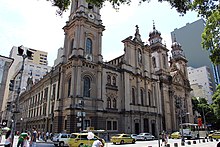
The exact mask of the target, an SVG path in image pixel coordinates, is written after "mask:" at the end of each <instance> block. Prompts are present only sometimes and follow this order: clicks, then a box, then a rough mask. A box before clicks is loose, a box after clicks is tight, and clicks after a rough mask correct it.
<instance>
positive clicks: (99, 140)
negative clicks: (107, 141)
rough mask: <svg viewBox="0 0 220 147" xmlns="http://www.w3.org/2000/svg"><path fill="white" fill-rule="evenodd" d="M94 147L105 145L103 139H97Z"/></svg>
mask: <svg viewBox="0 0 220 147" xmlns="http://www.w3.org/2000/svg"><path fill="white" fill-rule="evenodd" d="M92 147H103V144H102V139H97V140H96V141H94V142H93V144H92Z"/></svg>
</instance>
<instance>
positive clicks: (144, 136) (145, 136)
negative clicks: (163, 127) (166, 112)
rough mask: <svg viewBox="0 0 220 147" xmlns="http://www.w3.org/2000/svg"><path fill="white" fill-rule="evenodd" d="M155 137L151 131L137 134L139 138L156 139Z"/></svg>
mask: <svg viewBox="0 0 220 147" xmlns="http://www.w3.org/2000/svg"><path fill="white" fill-rule="evenodd" d="M154 139H155V137H154V136H153V135H152V134H150V133H140V134H139V135H137V140H154Z"/></svg>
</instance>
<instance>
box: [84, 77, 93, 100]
mask: <svg viewBox="0 0 220 147" xmlns="http://www.w3.org/2000/svg"><path fill="white" fill-rule="evenodd" d="M83 84H84V85H83V96H85V97H90V84H91V83H90V78H89V77H84V81H83Z"/></svg>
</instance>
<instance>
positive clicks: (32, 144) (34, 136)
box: [30, 127, 37, 147]
mask: <svg viewBox="0 0 220 147" xmlns="http://www.w3.org/2000/svg"><path fill="white" fill-rule="evenodd" d="M36 142H37V131H36V127H33V132H32V134H31V142H30V144H31V146H32V147H36V146H37V143H36Z"/></svg>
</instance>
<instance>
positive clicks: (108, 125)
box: [107, 121, 112, 130]
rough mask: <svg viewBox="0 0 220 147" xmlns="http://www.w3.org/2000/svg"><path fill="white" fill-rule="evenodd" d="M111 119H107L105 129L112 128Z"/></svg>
mask: <svg viewBox="0 0 220 147" xmlns="http://www.w3.org/2000/svg"><path fill="white" fill-rule="evenodd" d="M111 124H112V123H111V121H107V130H112V126H111Z"/></svg>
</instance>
